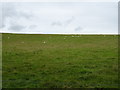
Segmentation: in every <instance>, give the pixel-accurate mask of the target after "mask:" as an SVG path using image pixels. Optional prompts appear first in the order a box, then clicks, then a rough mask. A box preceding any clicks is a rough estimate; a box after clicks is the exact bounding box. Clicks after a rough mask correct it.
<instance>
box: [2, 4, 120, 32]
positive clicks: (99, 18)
mask: <svg viewBox="0 0 120 90" xmlns="http://www.w3.org/2000/svg"><path fill="white" fill-rule="evenodd" d="M2 4H3V6H2V7H3V14H0V15H3V25H1V27H2V29H1V30H2V31H1V32H21V33H26V32H31V33H32V32H33V33H35V32H36V33H41V32H42V33H86V34H87V33H117V31H118V30H117V29H118V24H117V20H118V16H117V15H118V14H117V12H118V10H117V3H115V2H99V3H98V2H78V3H75V2H74V3H70V2H62V3H55V2H54V3H52V2H51V3H48V2H46V3H42V2H40V3H2ZM0 6H1V3H0ZM0 17H2V16H0Z"/></svg>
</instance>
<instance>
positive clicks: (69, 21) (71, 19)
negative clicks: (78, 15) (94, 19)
mask: <svg viewBox="0 0 120 90" xmlns="http://www.w3.org/2000/svg"><path fill="white" fill-rule="evenodd" d="M74 19H75V18H74V17H73V16H72V18H70V19H68V20H66V22H65V23H66V24H67V25H69V24H70V23H72V22H73V21H74Z"/></svg>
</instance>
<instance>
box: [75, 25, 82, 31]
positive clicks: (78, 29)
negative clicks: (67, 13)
mask: <svg viewBox="0 0 120 90" xmlns="http://www.w3.org/2000/svg"><path fill="white" fill-rule="evenodd" d="M82 29H83V28H82V27H80V26H79V27H77V28H75V31H81V30H82Z"/></svg>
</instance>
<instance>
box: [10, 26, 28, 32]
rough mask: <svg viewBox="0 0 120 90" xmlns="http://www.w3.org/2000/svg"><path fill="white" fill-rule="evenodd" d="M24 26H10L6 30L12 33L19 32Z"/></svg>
mask: <svg viewBox="0 0 120 90" xmlns="http://www.w3.org/2000/svg"><path fill="white" fill-rule="evenodd" d="M25 28H26V27H25V26H22V25H12V26H10V27H9V28H8V30H12V31H21V30H23V29H25Z"/></svg>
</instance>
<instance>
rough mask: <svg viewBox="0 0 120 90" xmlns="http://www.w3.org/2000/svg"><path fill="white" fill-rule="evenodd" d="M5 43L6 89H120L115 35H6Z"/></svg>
mask: <svg viewBox="0 0 120 90" xmlns="http://www.w3.org/2000/svg"><path fill="white" fill-rule="evenodd" d="M2 40H3V48H2V49H3V51H2V58H3V59H2V60H3V61H2V66H3V67H2V68H3V72H2V73H3V88H117V87H118V36H116V35H106V36H104V35H22V34H3V39H2ZM44 42H45V43H44Z"/></svg>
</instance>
